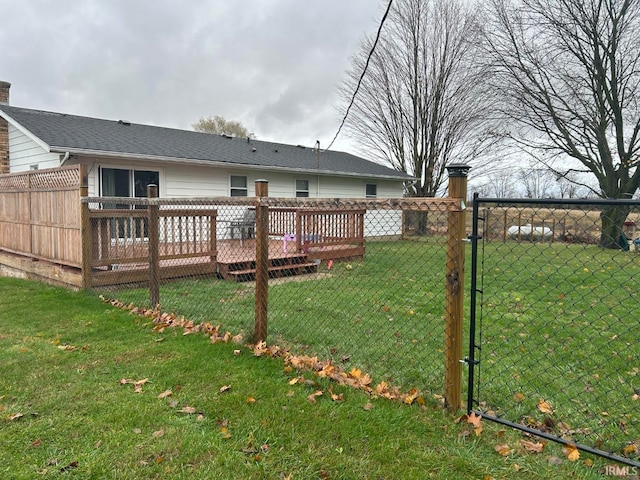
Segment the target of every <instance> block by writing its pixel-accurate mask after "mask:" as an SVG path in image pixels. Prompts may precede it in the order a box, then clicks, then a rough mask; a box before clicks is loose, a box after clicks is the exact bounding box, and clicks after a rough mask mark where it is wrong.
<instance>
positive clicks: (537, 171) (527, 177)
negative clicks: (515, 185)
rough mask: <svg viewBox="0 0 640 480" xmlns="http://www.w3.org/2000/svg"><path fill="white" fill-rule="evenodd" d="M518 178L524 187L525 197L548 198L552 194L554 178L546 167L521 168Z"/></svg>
mask: <svg viewBox="0 0 640 480" xmlns="http://www.w3.org/2000/svg"><path fill="white" fill-rule="evenodd" d="M518 178H519V179H520V182H521V183H522V186H523V187H524V195H525V197H526V198H550V197H552V196H553V193H554V190H553V187H554V184H555V178H554V176H553V174H552V173H551V172H550V171H549V170H548V169H546V168H535V167H529V168H521V169H520V170H518Z"/></svg>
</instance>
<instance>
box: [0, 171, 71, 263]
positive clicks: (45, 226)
mask: <svg viewBox="0 0 640 480" xmlns="http://www.w3.org/2000/svg"><path fill="white" fill-rule="evenodd" d="M81 180H82V173H81V168H80V167H79V166H77V165H76V166H71V167H63V168H59V169H51V170H32V171H28V172H22V173H12V174H8V175H2V176H0V222H1V223H2V229H0V247H1V248H2V249H3V250H5V251H7V252H11V253H16V254H19V255H25V256H28V257H31V258H35V259H40V260H52V259H55V261H56V262H57V263H59V264H61V265H68V266H72V267H80V266H82V248H81V242H82V236H81V234H80V202H79V198H80V195H79V189H80V185H81Z"/></svg>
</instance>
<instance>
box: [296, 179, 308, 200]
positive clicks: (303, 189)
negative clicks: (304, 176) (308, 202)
mask: <svg viewBox="0 0 640 480" xmlns="http://www.w3.org/2000/svg"><path fill="white" fill-rule="evenodd" d="M308 196H309V180H296V197H308Z"/></svg>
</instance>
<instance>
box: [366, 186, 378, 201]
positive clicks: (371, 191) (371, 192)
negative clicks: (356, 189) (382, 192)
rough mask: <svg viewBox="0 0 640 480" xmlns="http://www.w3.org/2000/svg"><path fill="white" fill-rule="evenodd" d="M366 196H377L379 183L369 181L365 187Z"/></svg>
mask: <svg viewBox="0 0 640 480" xmlns="http://www.w3.org/2000/svg"><path fill="white" fill-rule="evenodd" d="M364 196H365V197H367V198H376V197H377V196H378V185H377V184H376V183H367V184H366V185H365V188H364Z"/></svg>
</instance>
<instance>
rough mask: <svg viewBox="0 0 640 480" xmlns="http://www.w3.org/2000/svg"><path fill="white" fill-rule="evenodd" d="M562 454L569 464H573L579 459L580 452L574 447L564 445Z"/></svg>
mask: <svg viewBox="0 0 640 480" xmlns="http://www.w3.org/2000/svg"><path fill="white" fill-rule="evenodd" d="M562 453H563V454H564V455H565V457H567V460H569V461H570V462H575V461H576V460H578V459H579V458H580V451H579V450H578V449H577V448H576V446H575V445H571V444H567V445H565V446H564V447H562Z"/></svg>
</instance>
